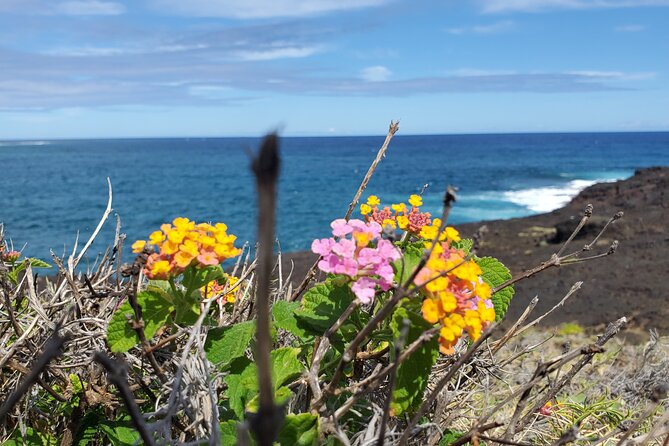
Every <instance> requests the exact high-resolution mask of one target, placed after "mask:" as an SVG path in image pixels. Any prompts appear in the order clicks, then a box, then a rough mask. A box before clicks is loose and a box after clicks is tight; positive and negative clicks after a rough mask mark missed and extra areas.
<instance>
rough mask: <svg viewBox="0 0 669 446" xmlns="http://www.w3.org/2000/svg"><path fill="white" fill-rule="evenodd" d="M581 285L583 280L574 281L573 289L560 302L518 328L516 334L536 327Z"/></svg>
mask: <svg viewBox="0 0 669 446" xmlns="http://www.w3.org/2000/svg"><path fill="white" fill-rule="evenodd" d="M581 285H583V282H581V281H579V282H576V283H574V284H573V285H572V286H571V289H570V290H569V291H568V292H567V294H565V296H564V297H563V298H562V300H560V302H558V303H557V304H555V305H554V306H553V308H551V309H550V310H548V311H547V312H546V313H544V314H542V315H541V316H539V317H538V318H536V319H535V320H533V321H532V322H530V323H529V324H527V325H525V326H523V327H522V328H520V329H519V330H518V332H516V335H520V334H521V333H523V332H524V331H526V330H528V329H530V328H531V327H534V326H535V325H537V324H538V323H539V322H541V321H542V320H543V319H544V318H545V317H546V316H548V315H549V314H551V313H552V312H553V311H555V310H557V309H558V308H560V307H561V306H563V305H564V303H565V302H566V301H567V299H569V298H570V297H571V296H572V295H573V294H574V293H575V292H576V291H578V290H580V289H581Z"/></svg>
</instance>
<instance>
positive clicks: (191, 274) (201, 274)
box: [182, 265, 225, 295]
mask: <svg viewBox="0 0 669 446" xmlns="http://www.w3.org/2000/svg"><path fill="white" fill-rule="evenodd" d="M224 276H225V274H224V273H223V268H221V265H213V266H207V267H205V268H195V267H194V266H189V267H188V268H186V270H185V271H184V273H183V281H182V283H183V286H185V287H186V294H187V295H188V294H191V293H192V292H194V291H195V290H198V289H200V288H202V287H203V286H205V285H206V284H208V283H209V282H211V281H212V280H218V279H222V278H223V277H224Z"/></svg>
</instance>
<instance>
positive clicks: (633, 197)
mask: <svg viewBox="0 0 669 446" xmlns="http://www.w3.org/2000/svg"><path fill="white" fill-rule="evenodd" d="M589 203H590V204H592V205H593V207H594V213H593V217H592V218H591V219H590V221H589V222H588V223H587V224H586V226H585V227H584V228H583V231H582V232H581V234H580V235H579V236H578V237H577V238H576V239H574V241H573V242H572V244H571V245H570V249H569V250H568V252H571V251H573V250H577V249H580V248H582V247H583V245H585V244H586V243H589V242H590V241H591V240H592V238H593V237H594V236H595V235H596V234H597V233H598V232H599V230H600V229H601V227H602V226H603V225H604V224H605V222H606V221H607V220H608V219H609V217H610V216H612V215H613V214H615V213H616V212H618V211H623V212H624V214H625V215H624V217H623V218H622V219H620V220H618V221H616V222H614V224H612V225H611V226H610V227H609V229H608V230H607V231H606V233H605V234H604V236H603V237H602V238H600V240H598V242H597V243H596V246H595V247H594V248H593V250H592V251H591V254H596V253H600V252H606V251H607V250H608V249H609V247H610V246H611V244H612V243H613V241H614V240H618V241H619V246H618V249H617V251H616V253H615V254H614V255H610V256H607V257H604V258H601V259H596V260H593V261H589V262H583V263H578V264H574V265H567V266H562V267H553V268H550V269H548V270H545V271H543V272H542V273H540V274H537V275H536V276H533V277H531V278H529V279H526V280H523V281H521V282H519V283H518V284H517V285H516V296H515V297H514V299H513V301H512V303H511V306H510V308H509V313H508V315H509V319H510V320H513V318H514V317H517V316H518V315H519V314H520V313H521V312H522V311H523V310H524V309H525V308H526V306H527V304H528V303H529V302H530V300H532V298H533V297H535V296H538V298H539V303H538V305H537V307H536V309H535V310H534V314H535V315H540V314H542V313H543V312H545V311H547V310H549V309H550V308H552V307H553V306H554V305H555V304H557V303H558V302H559V301H560V300H561V299H562V297H563V296H564V295H565V294H566V293H567V292H568V291H569V289H570V288H571V286H572V284H574V283H575V282H577V281H583V286H582V288H581V290H580V291H578V292H577V293H576V294H575V295H573V296H572V297H571V298H570V299H569V300H568V301H567V302H566V303H565V305H564V307H563V308H561V309H559V310H557V311H555V312H554V313H552V314H551V315H549V316H548V317H547V318H546V319H544V320H543V322H542V325H543V326H544V327H550V326H554V325H556V324H560V323H564V322H576V323H578V324H581V325H583V326H586V327H593V328H596V327H598V326H601V325H603V324H606V323H608V322H610V321H612V320H615V319H617V318H619V317H622V316H626V317H627V318H628V320H629V321H630V323H629V327H630V329H632V331H637V332H640V331H646V330H649V329H657V330H658V331H659V332H660V334H661V335H666V334H668V333H669V290H668V288H667V284H666V280H667V279H668V278H669V231H667V229H668V227H669V167H653V168H648V169H641V170H638V171H636V173H635V175H634V176H633V177H631V178H629V179H627V180H623V181H618V182H615V183H599V184H595V185H593V186H590V187H588V188H586V189H585V190H583V191H582V192H581V193H580V194H578V196H576V197H575V198H574V199H573V200H572V201H571V202H570V203H569V204H567V205H566V206H564V207H562V208H560V209H557V210H555V211H552V212H549V213H546V214H540V215H534V216H531V217H524V218H514V219H510V220H493V221H486V222H481V223H468V224H464V225H459V226H458V230H460V232H461V234H462V235H463V236H464V237H469V236H471V235H472V234H473V233H474V232H475V231H476V230H478V229H479V228H480V227H481V226H484V225H485V227H486V228H487V231H486V232H485V233H484V237H483V241H482V243H481V247H480V249H479V255H480V256H493V257H497V258H498V259H500V260H501V261H502V262H504V263H505V264H506V265H507V266H508V267H509V268H510V270H511V272H512V273H513V274H514V276H515V275H516V274H520V273H522V272H523V271H525V270H527V269H530V268H533V267H535V266H537V265H539V264H540V263H541V262H543V261H546V260H548V259H549V258H550V257H551V255H552V254H553V253H555V252H556V251H557V250H558V249H559V247H560V246H561V243H563V242H564V240H565V239H566V238H567V237H568V235H569V234H570V233H571V231H572V229H573V228H574V227H575V226H576V224H577V223H578V221H579V220H580V218H581V216H582V215H583V210H584V209H585V207H586V205H587V204H589ZM456 206H457V203H456ZM591 254H590V255H591ZM315 259H316V256H315V255H313V254H312V253H310V252H297V253H290V254H284V255H283V262H284V265H286V266H285V267H286V268H290V265H291V262H292V263H293V265H294V272H293V280H295V281H300V280H301V278H302V277H304V274H305V273H306V271H307V270H308V269H309V267H310V266H311V265H312V264H313V262H314V261H315Z"/></svg>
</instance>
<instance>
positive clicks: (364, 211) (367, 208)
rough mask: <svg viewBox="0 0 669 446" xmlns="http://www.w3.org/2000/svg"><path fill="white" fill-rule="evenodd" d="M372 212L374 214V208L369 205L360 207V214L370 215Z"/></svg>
mask: <svg viewBox="0 0 669 446" xmlns="http://www.w3.org/2000/svg"><path fill="white" fill-rule="evenodd" d="M370 212H372V208H371V207H370V206H369V205H368V204H365V203H363V204H361V205H360V213H361V214H362V215H368V214H369V213H370Z"/></svg>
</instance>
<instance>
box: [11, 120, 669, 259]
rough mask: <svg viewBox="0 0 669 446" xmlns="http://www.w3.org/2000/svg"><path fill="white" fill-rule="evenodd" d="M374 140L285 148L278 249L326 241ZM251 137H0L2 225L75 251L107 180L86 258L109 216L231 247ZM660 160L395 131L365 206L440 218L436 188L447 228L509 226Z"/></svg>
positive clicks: (36, 244) (584, 143)
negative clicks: (446, 200) (205, 226)
mask: <svg viewBox="0 0 669 446" xmlns="http://www.w3.org/2000/svg"><path fill="white" fill-rule="evenodd" d="M384 137H385V135H379V136H374V137H371V136H369V137H286V138H281V140H280V144H281V157H282V168H281V177H280V185H279V212H278V222H277V233H278V241H279V245H280V248H281V250H282V251H283V252H291V251H299V250H305V249H309V247H310V245H311V242H312V240H313V239H314V238H320V237H327V236H328V235H329V229H330V228H329V223H330V222H331V221H332V220H333V219H335V218H340V217H342V216H343V215H344V213H345V212H346V209H347V207H348V204H349V202H350V200H351V199H352V197H353V195H354V193H355V191H356V190H357V188H358V185H359V184H360V181H361V180H362V178H363V176H364V174H365V172H366V171H367V168H368V167H369V165H370V163H371V161H372V160H373V159H374V157H375V155H376V152H377V151H378V149H379V147H380V146H381V144H382V142H383V140H384ZM259 141H260V139H259V138H169V139H104V140H102V139H101V140H53V141H0V163H1V165H2V174H0V222H2V223H3V224H4V227H5V233H6V237H7V239H8V241H9V242H11V244H12V245H13V247H14V248H15V249H20V250H23V252H24V254H25V255H28V256H36V257H40V258H44V259H48V258H50V257H51V255H50V250H53V251H54V252H55V253H56V254H58V255H62V254H63V253H65V252H70V251H71V249H72V247H73V244H74V241H75V239H76V236H77V233H79V238H80V243H84V242H85V241H86V240H87V239H88V237H89V236H90V234H91V233H92V232H93V230H94V229H95V227H96V225H97V223H98V221H99V219H100V217H101V215H102V214H103V212H104V210H105V207H106V204H107V195H108V192H107V181H106V178H107V177H109V178H110V180H111V183H112V186H113V205H112V206H113V209H114V212H113V214H112V216H111V218H110V219H109V221H108V222H107V223H106V225H105V226H104V228H103V230H102V232H101V234H100V237H99V239H98V241H97V242H96V243H95V244H94V245H93V247H92V248H91V250H90V251H89V254H90V255H91V259H93V258H94V257H95V255H96V254H97V253H99V252H102V251H104V249H105V247H106V246H107V244H108V243H109V242H110V241H112V240H113V237H114V232H115V224H116V215H118V216H119V217H120V219H121V223H122V232H123V233H125V234H126V235H127V241H128V242H127V243H126V246H129V245H130V244H131V243H132V242H133V241H134V240H137V239H140V238H144V239H145V238H146V237H147V236H148V234H149V233H151V232H152V231H154V230H156V229H157V228H158V226H159V225H160V224H161V223H164V222H169V221H171V220H172V219H174V218H175V217H178V216H184V217H188V218H190V219H193V220H196V221H198V222H200V221H211V222H219V221H222V222H225V223H226V224H227V225H228V227H229V232H230V233H233V234H235V235H237V236H238V238H239V241H240V243H239V244H240V245H241V244H243V243H244V242H245V241H249V242H251V244H253V242H254V240H255V227H256V225H255V215H256V211H255V185H254V179H253V176H252V175H251V173H250V170H249V164H250V158H249V153H250V152H253V151H254V150H255V149H256V148H257V146H258V143H259ZM668 164H669V132H662V133H660V132H658V133H569V134H500V135H428V136H402V135H401V134H399V133H398V134H397V135H396V136H395V138H394V139H393V141H392V142H391V144H390V147H389V148H388V151H387V153H386V157H385V159H383V160H382V161H381V163H380V165H379V167H378V169H377V171H376V173H375V174H374V177H373V178H372V180H371V181H370V183H369V186H368V188H367V190H366V191H365V193H364V195H363V198H366V197H367V196H368V195H370V194H375V195H378V196H379V197H380V198H381V201H382V203H383V204H388V205H390V204H391V203H397V202H400V201H405V202H406V199H407V197H408V196H409V195H410V194H414V193H418V192H419V191H420V190H421V189H423V187H424V185H427V189H426V190H425V193H424V207H423V209H425V210H428V211H430V212H432V213H433V214H434V215H439V214H440V213H441V200H442V196H443V191H444V189H445V187H446V186H447V185H453V186H456V187H457V188H458V201H457V203H456V204H455V207H454V208H453V210H452V212H451V216H450V219H449V221H450V222H451V223H454V224H455V223H463V222H470V221H480V220H490V219H508V218H514V217H522V216H527V215H531V214H535V213H542V212H549V211H551V210H553V209H556V208H559V207H561V206H562V205H564V204H565V203H567V202H568V201H569V200H570V199H571V198H572V197H573V196H575V195H576V194H577V193H578V192H579V191H580V190H582V189H583V188H585V187H587V186H588V185H591V184H593V183H595V182H601V181H615V180H618V179H623V178H628V177H630V176H631V175H633V173H634V170H635V169H637V168H642V167H649V166H655V165H668ZM354 216H358V217H359V213H358V212H357V211H356V212H355V213H354ZM80 246H81V245H80ZM127 258H128V257H126V259H127ZM91 261H92V260H91Z"/></svg>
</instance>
